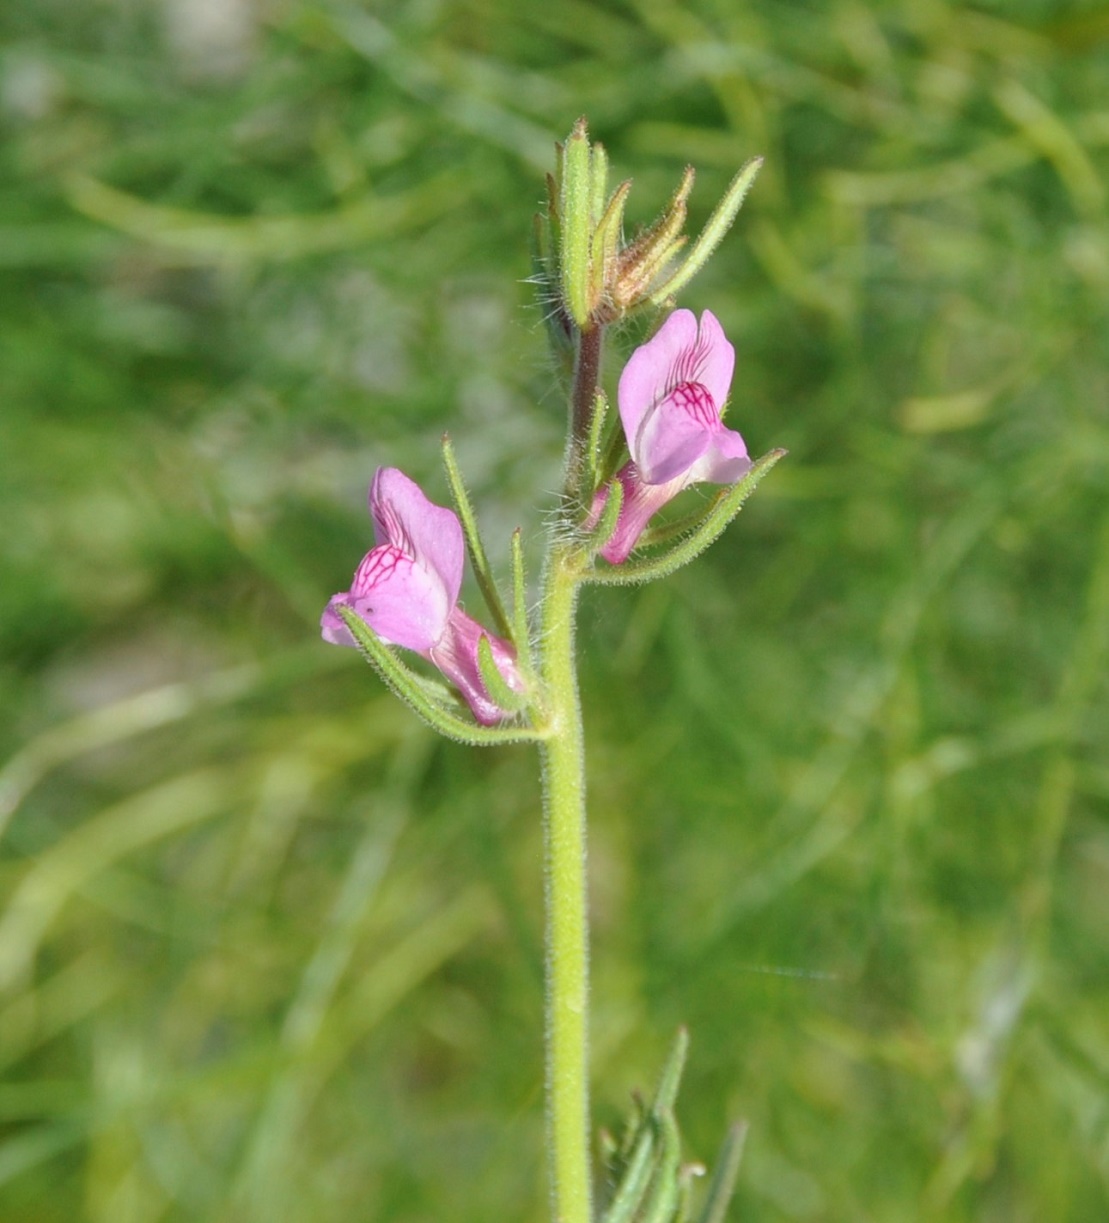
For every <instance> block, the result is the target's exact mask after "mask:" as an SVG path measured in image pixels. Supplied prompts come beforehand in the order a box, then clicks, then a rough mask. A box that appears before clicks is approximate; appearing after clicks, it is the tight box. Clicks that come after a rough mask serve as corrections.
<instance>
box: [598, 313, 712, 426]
mask: <svg viewBox="0 0 1109 1223" xmlns="http://www.w3.org/2000/svg"><path fill="white" fill-rule="evenodd" d="M696 344H697V318H696V316H695V315H694V313H693V311H692V310H675V311H674V313H673V314H671V315H670V317H669V318H668V319H667V320H666V322H665V323H663V325H662V326H661V327H660V328H659V330H658V334H657V335H655V336H653V337H652V338H651V339H650V340H648V341H647V343H646V344H641V345H640V346H639V347H638V348H637V349H636V350H635V352H633V353H632V355H631V356H630V357H629V358H628V363H627V365H625V366H624V370H623V372H622V373H621V375H620V385H619V388H618V390H617V400H618V402H619V406H620V420H621V421H622V422H623V425H624V436H625V437H626V438H628V441H629V444H630V442H631V439H632V438H634V437H635V436H636V435H637V434H638V433H639V430H640V427H641V426H642V423H643V418H644V416H646V414H647V413H648V412H649V411H650V410H651V408H653V407H654V406H655V404H656V403H658V402H659V400H660V399H663V398H664V397H665V396H666V395H667V394H668V393H669V392H670V391H671V390H672V389H673V388H674V387H675V386H677V385H678V383H679V382H685V381H688V379H689V375H688V374H686V375H682V374H680V373H678V372H677V371H678V370H680V369H681V367H682V363H683V356H684V355H685V354H688V353H690V352H692V351H693V350H694V349H695V348H696Z"/></svg>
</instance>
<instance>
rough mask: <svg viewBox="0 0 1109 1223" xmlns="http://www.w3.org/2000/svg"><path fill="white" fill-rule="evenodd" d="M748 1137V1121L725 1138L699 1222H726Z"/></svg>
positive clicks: (737, 1126) (733, 1128)
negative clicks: (744, 1145)
mask: <svg viewBox="0 0 1109 1223" xmlns="http://www.w3.org/2000/svg"><path fill="white" fill-rule="evenodd" d="M746 1139H747V1122H746V1121H740V1122H737V1123H736V1124H735V1125H733V1126H732V1127H731V1128H730V1129H729V1130H728V1133H727V1136H726V1137H725V1139H724V1145H723V1146H722V1147H721V1148H720V1154H719V1155H718V1156H717V1157H716V1168H715V1169H714V1170H713V1174H712V1180H711V1181H710V1182H709V1190H708V1197H707V1198H705V1205H704V1207H703V1208H702V1210H701V1213H700V1215H699V1216H698V1218H697V1223H724V1216H725V1214H726V1213H727V1210H728V1203H729V1202H730V1201H731V1199H732V1193H733V1192H734V1190H735V1182H736V1177H737V1176H738V1175H739V1161H740V1160H741V1159H742V1158H743V1144H744V1142H745V1141H746Z"/></svg>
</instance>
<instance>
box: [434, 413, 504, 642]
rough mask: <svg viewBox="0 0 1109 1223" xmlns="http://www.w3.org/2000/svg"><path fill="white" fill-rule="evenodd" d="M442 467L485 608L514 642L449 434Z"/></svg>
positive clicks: (444, 444) (446, 436)
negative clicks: (445, 473)
mask: <svg viewBox="0 0 1109 1223" xmlns="http://www.w3.org/2000/svg"><path fill="white" fill-rule="evenodd" d="M443 466H444V467H445V468H446V470H447V482H448V483H449V484H450V488H451V497H452V498H453V499H454V507H455V509H456V510H457V511H458V517H459V520H460V521H461V523H462V533H463V535H464V536H465V537H466V551H467V552H468V553H469V554H470V564H471V565H472V566H473V569H474V577H476V578H477V584H478V587H479V588H480V590H481V593H482V597H483V598H484V599H485V605H486V607H488V608H489V614H490V615H491V616H492V617H493V621H494V623H495V624H496V628H497V632H498V633H500V635H501V636H502V637H507V638H508V639H509V640H511V639H512V625H511V624H510V623H509V619H508V614H507V612H506V611H505V609H504V603H503V602H502V601H501V596H500V591H498V590H497V584H496V582H494V581H493V571H492V570H491V569H490V567H489V558H488V556H487V555H486V553H485V545H484V544H483V543H482V542H481V535H480V533H479V531H478V525H477V518H476V517H475V516H474V508H473V506H472V505H471V504H470V498H469V494H468V493H467V492H466V486H465V484H464V483H463V482H462V472H461V471H460V470H459V467H458V460H457V459H456V458H455V454H454V447H453V446H452V445H451V439H450V437H449V435H448V434H446V433H444V434H443Z"/></svg>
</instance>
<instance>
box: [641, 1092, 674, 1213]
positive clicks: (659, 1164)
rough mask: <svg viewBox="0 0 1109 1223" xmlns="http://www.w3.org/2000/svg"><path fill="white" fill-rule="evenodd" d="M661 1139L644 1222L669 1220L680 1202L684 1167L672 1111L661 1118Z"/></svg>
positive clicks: (659, 1120)
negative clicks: (680, 1181)
mask: <svg viewBox="0 0 1109 1223" xmlns="http://www.w3.org/2000/svg"><path fill="white" fill-rule="evenodd" d="M658 1126H659V1131H660V1133H661V1135H662V1142H661V1143H660V1145H659V1153H658V1159H657V1160H656V1161H655V1175H654V1179H653V1180H652V1182H651V1194H650V1197H649V1198H648V1199H647V1203H646V1208H645V1210H644V1211H643V1216H642V1217H643V1223H670V1220H671V1219H672V1218H673V1217H674V1213H675V1211H676V1210H677V1206H678V1196H679V1194H680V1193H681V1185H680V1183H679V1172H680V1169H681V1158H682V1145H681V1137H680V1135H679V1134H678V1125H677V1122H676V1121H675V1120H674V1115H673V1113H671V1112H666V1113H665V1114H664V1115H663V1116H661V1117H659V1118H658Z"/></svg>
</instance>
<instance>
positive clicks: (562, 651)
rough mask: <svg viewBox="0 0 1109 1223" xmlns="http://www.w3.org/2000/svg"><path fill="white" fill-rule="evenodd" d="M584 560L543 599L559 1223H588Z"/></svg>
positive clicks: (550, 1013)
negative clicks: (577, 643)
mask: <svg viewBox="0 0 1109 1223" xmlns="http://www.w3.org/2000/svg"><path fill="white" fill-rule="evenodd" d="M581 565H582V557H581V554H580V552H578V550H577V549H576V548H574V547H568V546H566V545H564V544H559V543H557V542H556V543H555V544H554V545H552V549H551V554H550V557H549V558H548V565H547V575H546V590H545V592H544V599H543V623H542V641H543V668H542V669H543V679H544V687H545V691H546V693H547V699H548V701H549V707H548V713H549V722H548V727H549V734H548V737H547V738H546V739H545V740H544V741H543V743H542V745H541V747H540V751H541V753H542V758H543V797H544V859H545V861H544V877H545V881H546V905H547V1125H548V1137H549V1158H550V1170H551V1192H552V1204H553V1216H554V1221H555V1223H590V1219H591V1205H590V1197H591V1186H590V1166H589V1007H588V1002H589V997H588V995H589V923H588V914H587V904H586V825H585V748H584V743H583V736H582V720H581V702H580V699H579V696H578V682H577V673H576V670H575V666H574V612H575V607H576V603H577V591H578V585H579V577H580V573H581Z"/></svg>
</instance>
